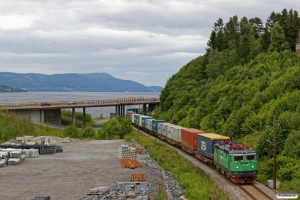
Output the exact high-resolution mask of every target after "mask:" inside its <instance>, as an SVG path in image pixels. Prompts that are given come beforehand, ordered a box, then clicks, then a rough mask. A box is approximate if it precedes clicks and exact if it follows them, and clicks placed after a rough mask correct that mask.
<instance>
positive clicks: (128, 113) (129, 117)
mask: <svg viewBox="0 0 300 200" xmlns="http://www.w3.org/2000/svg"><path fill="white" fill-rule="evenodd" d="M132 114H135V112H131V111H130V112H127V115H126V116H127V118H128V119H130V121H131V115H132Z"/></svg>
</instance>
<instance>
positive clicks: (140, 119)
mask: <svg viewBox="0 0 300 200" xmlns="http://www.w3.org/2000/svg"><path fill="white" fill-rule="evenodd" d="M145 116H146V115H140V116H139V121H138V125H139V126H142V117H145ZM147 117H148V116H147Z"/></svg>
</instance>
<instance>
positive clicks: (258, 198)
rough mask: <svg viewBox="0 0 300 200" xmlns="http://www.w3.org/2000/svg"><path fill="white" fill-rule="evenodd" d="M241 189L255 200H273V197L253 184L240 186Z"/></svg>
mask: <svg viewBox="0 0 300 200" xmlns="http://www.w3.org/2000/svg"><path fill="white" fill-rule="evenodd" d="M239 187H240V188H241V190H243V191H244V193H246V194H247V195H248V196H249V197H250V198H251V199H253V200H272V198H271V197H269V196H268V195H267V194H265V193H264V192H263V191H261V190H260V189H259V188H257V187H256V186H255V185H253V184H240V185H239Z"/></svg>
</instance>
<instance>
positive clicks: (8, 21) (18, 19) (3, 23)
mask: <svg viewBox="0 0 300 200" xmlns="http://www.w3.org/2000/svg"><path fill="white" fill-rule="evenodd" d="M32 22H33V19H32V17H30V16H22V15H17V14H10V15H0V28H1V29H24V28H29V27H30V26H31V24H32Z"/></svg>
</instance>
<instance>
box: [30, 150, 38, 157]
mask: <svg viewBox="0 0 300 200" xmlns="http://www.w3.org/2000/svg"><path fill="white" fill-rule="evenodd" d="M29 150H30V157H31V158H36V157H38V156H39V150H38V149H29Z"/></svg>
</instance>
